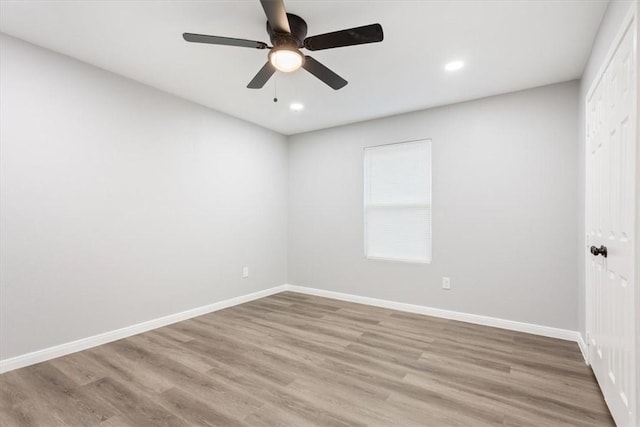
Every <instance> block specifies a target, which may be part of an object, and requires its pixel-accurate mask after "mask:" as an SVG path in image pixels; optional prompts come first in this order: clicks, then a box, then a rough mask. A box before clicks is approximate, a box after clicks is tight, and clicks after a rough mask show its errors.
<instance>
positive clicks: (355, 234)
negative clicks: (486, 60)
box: [289, 81, 579, 330]
mask: <svg viewBox="0 0 640 427" xmlns="http://www.w3.org/2000/svg"><path fill="white" fill-rule="evenodd" d="M578 89H579V87H578V82H577V81H573V82H568V83H561V84H556V85H552V86H546V87H541V88H536V89H531V90H526V91H521V92H516V93H512V94H507V95H501V96H496V97H491V98H486V99H481V100H477V101H472V102H467V103H462V104H455V105H451V106H447V107H441V108H435V109H430V110H425V111H420V112H415V113H410V114H404V115H400V116H395V117H389V118H384V119H380V120H374V121H370V122H364V123H359V124H353V125H348V126H343V127H338V128H333V129H327V130H321V131H316V132H311V133H307V134H301V135H297V136H293V137H291V138H290V151H289V157H290V159H289V283H291V284H294V285H301V286H309V287H315V288H321V289H327V290H331V291H337V292H345V293H349V294H355V295H362V296H367V297H374V298H382V299H387V300H392V301H399V302H405V303H413V304H420V305H426V306H431V307H437V308H442V309H448V310H455V311H461V312H466V313H473V314H480V315H486V316H493V317H498V318H504V319H510V320H516V321H523V322H529V323H535V324H540V325H547V326H553V327H558V328H567V329H571V330H575V329H576V328H577V326H578V303H577V295H576V294H577V281H578V277H577V275H578V271H577V269H576V265H577V263H578V260H577V258H578V254H577V253H576V250H575V248H576V241H577V239H578V235H577V234H578V224H577V221H576V212H577V211H578V189H577V186H576V176H577V174H578V143H577V141H578ZM419 138H431V139H432V140H433V212H434V219H433V239H434V240H433V262H432V263H431V264H430V265H418V264H402V263H394V262H386V261H373V260H366V259H365V258H364V256H363V243H362V234H363V224H362V222H363V221H362V215H363V208H362V204H363V201H362V188H363V182H362V179H363V178H362V174H363V171H362V168H363V160H362V158H363V157H362V156H363V147H366V146H373V145H379V144H385V143H391V142H399V141H403V140H412V139H419ZM442 276H450V277H451V286H452V290H450V291H445V290H442V289H441V278H442Z"/></svg>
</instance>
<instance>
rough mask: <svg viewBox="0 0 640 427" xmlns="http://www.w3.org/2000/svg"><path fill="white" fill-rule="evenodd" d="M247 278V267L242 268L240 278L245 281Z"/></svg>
mask: <svg viewBox="0 0 640 427" xmlns="http://www.w3.org/2000/svg"><path fill="white" fill-rule="evenodd" d="M247 277H249V267H242V278H243V279H246V278H247Z"/></svg>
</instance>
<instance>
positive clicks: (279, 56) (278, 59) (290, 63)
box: [269, 48, 304, 73]
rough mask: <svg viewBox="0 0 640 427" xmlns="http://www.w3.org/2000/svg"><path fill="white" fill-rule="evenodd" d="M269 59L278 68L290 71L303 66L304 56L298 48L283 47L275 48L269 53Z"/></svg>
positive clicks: (286, 71)
mask: <svg viewBox="0 0 640 427" xmlns="http://www.w3.org/2000/svg"><path fill="white" fill-rule="evenodd" d="M269 61H270V62H271V65H273V66H274V67H275V68H276V70H278V71H282V72H285V73H290V72H291V71H295V70H297V69H298V68H300V67H302V64H303V63H304V56H303V55H302V53H301V52H300V51H299V50H298V49H291V48H282V49H273V50H272V51H271V52H270V53H269Z"/></svg>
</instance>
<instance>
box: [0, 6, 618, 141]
mask: <svg viewBox="0 0 640 427" xmlns="http://www.w3.org/2000/svg"><path fill="white" fill-rule="evenodd" d="M607 3H608V1H606V0H603V1H598V0H584V1H579V0H568V1H565V0H549V1H543V0H538V1H481V0H476V1H449V0H447V1H418V0H411V1H403V0H394V1H361V0H358V1H347V0H341V1H326V0H322V1H295V0H288V1H285V4H286V6H287V10H288V12H290V13H295V14H297V15H300V16H302V17H303V18H304V19H305V20H306V21H307V24H308V26H309V35H315V34H320V33H325V32H329V31H335V30H340V29H343V28H350V27H356V26H360V25H366V24H371V23H376V22H379V23H380V24H382V26H383V28H384V33H385V40H384V41H383V42H382V43H374V44H370V45H361V46H352V47H346V48H340V49H333V50H325V51H318V52H314V53H313V54H312V55H313V57H314V58H315V59H317V60H319V61H321V62H322V63H324V64H325V65H326V66H328V67H330V68H331V69H333V70H334V71H335V72H337V73H338V74H340V75H341V76H342V77H344V78H345V79H346V80H348V81H349V84H348V85H347V86H346V87H345V88H344V89H341V90H339V91H334V90H332V89H331V88H329V87H328V86H325V85H324V84H323V83H322V82H320V81H319V80H317V79H316V78H315V77H313V76H312V75H311V74H309V73H307V72H306V71H304V70H299V71H297V72H294V73H290V74H284V73H277V74H276V79H275V80H277V94H278V98H279V100H280V102H278V103H277V104H275V103H273V101H272V99H273V96H274V79H273V78H272V79H271V80H270V81H269V82H268V83H267V85H266V86H265V87H264V88H263V89H261V90H251V89H247V88H246V85H247V83H248V82H249V81H250V80H251V79H252V78H253V76H254V74H255V73H256V72H257V71H258V70H259V69H260V67H261V66H262V65H263V64H264V63H265V62H266V55H267V51H266V50H257V49H248V48H239V47H227V46H214V45H204V44H195V43H186V42H184V41H183V40H182V37H181V34H182V33H183V32H193V33H203V34H213V35H218V36H227V37H237V38H247V39H251V40H260V41H265V42H267V43H268V42H269V38H268V36H267V34H266V30H265V21H266V19H265V17H264V13H263V11H262V7H261V6H260V4H259V2H258V1H257V0H243V1H238V0H235V1H202V0H199V1H133V0H127V1H124V0H123V1H101V0H86V1H56V0H45V1H7V0H2V1H1V2H0V31H2V32H4V33H7V34H9V35H12V36H15V37H18V38H21V39H24V40H26V41H29V42H32V43H34V44H37V45H40V46H43V47H46V48H49V49H52V50H54V51H57V52H60V53H63V54H67V55H69V56H72V57H74V58H77V59H80V60H82V61H85V62H88V63H90V64H93V65H96V66H98V67H101V68H104V69H107V70H109V71H112V72H114V73H117V74H121V75H123V76H126V77H129V78H132V79H134V80H137V81H140V82H142V83H145V84H148V85H150V86H153V87H156V88H159V89H161V90H164V91H166V92H169V93H172V94H175V95H178V96H180V97H183V98H186V99H189V100H192V101H194V102H197V103H199V104H202V105H206V106H208V107H211V108H213V109H216V110H219V111H222V112H225V113H227V114H230V115H232V116H236V117H240V118H242V119H245V120H248V121H250V122H253V123H257V124H259V125H262V126H264V127H267V128H270V129H273V130H276V131H278V132H281V133H283V134H287V135H290V134H294V133H300V132H305V131H310V130H314V129H320V128H325V127H331V126H336V125H340V124H345V123H351V122H356V121H362V120H367V119H372V118H376V117H382V116H388V115H392V114H398V113H403V112H407V111H414V110H419V109H423V108H427V107H433V106H437V105H444V104H450V103H454V102H459V101H464V100H469V99H475V98H480V97H484V96H489V95H495V94H499V93H505V92H510V91H514V90H519V89H525V88H529V87H535V86H540V85H545V84H550V83H555V82H560V81H566V80H571V79H576V78H579V77H580V76H581V75H582V71H583V69H584V66H585V63H586V61H587V58H588V55H589V52H590V50H591V44H592V42H593V39H594V37H595V34H596V31H597V29H598V25H599V23H600V20H601V18H602V16H603V14H604V10H605V9H606V6H607ZM454 59H461V60H464V61H465V63H466V66H465V68H464V69H462V70H460V71H457V72H455V73H448V72H446V71H444V69H443V67H444V65H445V63H447V62H448V61H451V60H454ZM293 101H298V102H302V103H303V104H304V105H305V109H304V111H302V112H299V113H295V112H292V111H290V110H289V108H288V107H289V104H290V103H291V102H293Z"/></svg>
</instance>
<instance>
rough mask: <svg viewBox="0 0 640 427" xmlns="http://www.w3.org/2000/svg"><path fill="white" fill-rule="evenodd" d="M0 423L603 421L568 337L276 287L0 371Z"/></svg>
mask: <svg viewBox="0 0 640 427" xmlns="http://www.w3.org/2000/svg"><path fill="white" fill-rule="evenodd" d="M0 425H2V426H5V425H7V426H17V427H22V426H45V427H49V426H58V425H59V426H100V427H114V426H118V427H127V426H136V427H138V426H147V425H148V426H151V425H153V426H187V425H198V426H296V427H299V426H340V427H342V426H357V425H363V426H364V425H367V426H389V425H402V426H433V427H454V426H455V427H463V426H464V427H468V426H473V427H481V426H512V427H515V426H520V427H533V426H536V427H539V426H550V427H553V426H585V427H587V426H591V427H593V426H613V425H614V424H613V421H612V419H611V416H610V414H609V412H608V410H607V407H606V404H605V403H604V400H603V398H602V395H601V393H600V390H599V388H598V386H597V383H596V381H595V379H594V377H593V374H592V372H591V370H590V368H589V367H587V366H586V365H585V364H584V362H583V360H582V358H581V354H580V351H579V349H578V347H577V345H576V344H575V343H573V342H569V341H562V340H556V339H552V338H547V337H539V336H533V335H529V334H525V333H522V332H515V331H508V330H503V329H497V328H490V327H486V326H480V325H474V324H469V323H463V322H457V321H453V320H449V319H439V318H434V317H429V316H423V315H420V314H413V313H404V312H398V311H394V310H390V309H386V308H379V307H372V306H367V305H362V304H354V303H350V302H345V301H337V300H332V299H330V298H324V297H317V296H311V295H303V294H297V293H294V292H283V293H280V294H277V295H273V296H270V297H266V298H262V299H260V300H255V301H252V302H249V303H246V304H242V305H239V306H235V307H231V308H228V309H224V310H220V311H218V312H214V313H211V314H207V315H204V316H200V317H198V318H194V319H190V320H186V321H183V322H179V323H176V324H173V325H169V326H166V327H163V328H159V329H156V330H153V331H149V332H146V333H144V334H140V335H136V336H133V337H129V338H126V339H123V340H119V341H116V342H112V343H109V344H106V345H103V346H99V347H95V348H92V349H89V350H85V351H83V352H80V353H75V354H71V355H68V356H64V357H61V358H59V359H55V360H52V361H49V362H45V363H42V364H38V365H34V366H30V367H27V368H23V369H19V370H16V371H13V372H8V373H6V374H3V375H0Z"/></svg>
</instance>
